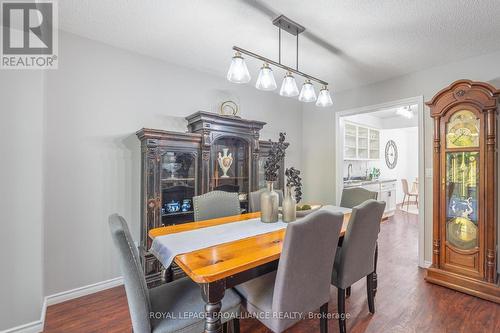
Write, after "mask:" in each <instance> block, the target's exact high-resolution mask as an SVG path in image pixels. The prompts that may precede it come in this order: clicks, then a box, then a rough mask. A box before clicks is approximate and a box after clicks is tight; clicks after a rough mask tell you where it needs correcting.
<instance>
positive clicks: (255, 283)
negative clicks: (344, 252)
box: [235, 210, 343, 333]
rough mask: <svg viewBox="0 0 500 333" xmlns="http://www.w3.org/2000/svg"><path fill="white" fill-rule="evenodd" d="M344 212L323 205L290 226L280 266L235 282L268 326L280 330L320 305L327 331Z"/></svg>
mask: <svg viewBox="0 0 500 333" xmlns="http://www.w3.org/2000/svg"><path fill="white" fill-rule="evenodd" d="M342 221H343V214H341V213H332V212H327V211H323V210H319V211H317V212H315V213H312V214H310V215H308V216H307V217H305V218H304V219H302V220H300V221H296V222H293V223H290V224H289V225H288V227H287V229H286V234H285V240H284V242H283V249H282V251H281V257H280V260H279V264H278V270H277V271H276V272H271V273H268V274H265V275H263V276H260V277H258V278H255V279H253V280H250V281H248V282H245V283H243V284H240V285H238V286H236V287H235V289H236V291H237V292H238V293H239V294H240V295H241V296H242V298H243V301H242V304H243V306H244V307H246V309H247V311H248V312H250V313H251V314H256V317H257V319H259V320H260V321H261V322H262V323H263V324H264V325H265V326H267V327H268V328H269V329H271V330H272V331H274V332H276V333H279V332H282V331H284V330H285V329H287V328H289V327H290V326H292V325H293V324H295V323H296V322H298V321H299V320H301V319H302V318H301V316H298V315H297V316H295V317H294V314H297V313H300V314H305V313H307V312H312V311H316V310H317V309H320V312H321V315H322V316H321V320H320V328H321V332H327V312H328V300H329V298H330V278H331V273H332V266H333V261H334V257H335V252H336V250H337V242H336V241H334V242H332V240H338V238H339V234H340V230H341V228H342Z"/></svg>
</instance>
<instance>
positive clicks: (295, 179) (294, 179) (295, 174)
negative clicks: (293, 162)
mask: <svg viewBox="0 0 500 333" xmlns="http://www.w3.org/2000/svg"><path fill="white" fill-rule="evenodd" d="M285 176H286V186H292V187H294V190H295V201H297V203H299V202H300V200H301V199H302V178H301V177H300V170H297V169H295V168H294V167H291V168H288V169H286V171H285Z"/></svg>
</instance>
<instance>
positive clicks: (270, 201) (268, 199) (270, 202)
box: [260, 182, 279, 223]
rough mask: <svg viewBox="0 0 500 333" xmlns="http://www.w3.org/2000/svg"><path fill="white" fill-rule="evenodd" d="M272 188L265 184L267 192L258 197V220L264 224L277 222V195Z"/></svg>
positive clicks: (268, 183) (270, 183)
mask: <svg viewBox="0 0 500 333" xmlns="http://www.w3.org/2000/svg"><path fill="white" fill-rule="evenodd" d="M273 186H274V183H273V182H267V190H266V191H264V192H262V194H261V195H260V220H261V221H262V222H266V223H272V222H278V206H279V195H278V193H277V192H275V191H274V189H273Z"/></svg>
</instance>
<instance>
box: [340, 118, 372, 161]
mask: <svg viewBox="0 0 500 333" xmlns="http://www.w3.org/2000/svg"><path fill="white" fill-rule="evenodd" d="M379 158H380V131H379V130H377V129H375V128H370V127H366V126H360V125H356V124H353V123H349V122H345V126H344V160H378V159H379Z"/></svg>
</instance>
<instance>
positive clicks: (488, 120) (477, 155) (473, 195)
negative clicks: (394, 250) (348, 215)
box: [426, 80, 500, 303]
mask: <svg viewBox="0 0 500 333" xmlns="http://www.w3.org/2000/svg"><path fill="white" fill-rule="evenodd" d="M499 96H500V91H499V90H497V89H495V88H494V87H493V86H491V85H489V84H487V83H483V82H472V81H469V80H460V81H456V82H454V83H453V84H451V85H450V86H449V87H447V88H445V89H443V90H441V91H440V92H438V93H437V95H436V96H434V98H433V99H432V100H431V101H430V102H427V103H426V104H427V105H428V106H429V107H430V109H431V117H432V118H433V119H434V160H433V163H434V166H433V167H434V186H433V191H434V197H433V201H434V206H433V249H432V251H433V255H432V266H431V267H430V268H428V269H427V276H426V280H427V281H428V282H432V283H436V284H439V285H442V286H445V287H449V288H452V289H455V290H458V291H461V292H464V293H467V294H471V295H474V296H478V297H481V298H484V299H488V300H490V301H494V302H497V303H500V288H499V286H498V284H497V282H498V274H497V265H496V261H497V250H496V247H497V126H496V125H497V106H498V97H499Z"/></svg>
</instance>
